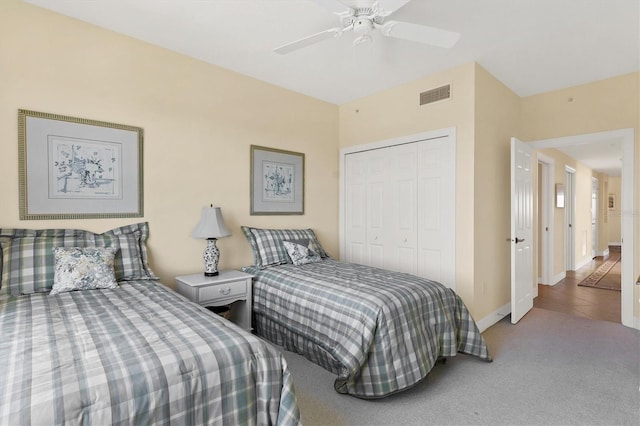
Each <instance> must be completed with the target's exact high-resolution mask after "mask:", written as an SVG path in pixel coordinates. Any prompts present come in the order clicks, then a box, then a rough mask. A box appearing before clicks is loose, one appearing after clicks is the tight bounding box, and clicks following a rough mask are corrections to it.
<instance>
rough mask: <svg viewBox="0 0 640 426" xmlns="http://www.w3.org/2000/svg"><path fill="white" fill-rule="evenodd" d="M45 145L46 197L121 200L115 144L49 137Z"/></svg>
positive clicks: (118, 159) (118, 164)
mask: <svg viewBox="0 0 640 426" xmlns="http://www.w3.org/2000/svg"><path fill="white" fill-rule="evenodd" d="M49 145H50V146H49V153H50V155H51V158H50V164H49V192H50V193H49V196H50V197H52V198H77V197H82V198H119V197H120V196H121V188H120V181H121V179H120V175H121V173H120V149H119V148H120V147H119V144H117V143H112V142H102V141H87V140H82V139H72V138H59V137H50V141H49Z"/></svg>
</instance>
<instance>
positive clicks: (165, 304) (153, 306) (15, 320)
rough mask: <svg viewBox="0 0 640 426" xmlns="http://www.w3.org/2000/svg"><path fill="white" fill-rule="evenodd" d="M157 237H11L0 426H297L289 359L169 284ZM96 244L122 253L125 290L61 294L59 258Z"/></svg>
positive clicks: (53, 233)
mask: <svg viewBox="0 0 640 426" xmlns="http://www.w3.org/2000/svg"><path fill="white" fill-rule="evenodd" d="M146 236H147V225H146V223H143V224H137V225H131V226H128V227H122V228H117V229H115V230H111V231H108V232H107V233H104V234H93V233H90V232H86V231H81V230H41V231H34V230H15V229H0V246H1V247H2V255H3V262H2V275H1V276H2V284H1V287H0V365H1V367H0V424H1V425H29V424H34V425H53V424H91V425H108V424H130V425H138V424H177V425H188V424H194V425H201V424H213V425H218V424H224V425H239V424H243V425H244V424H249V425H250V424H260V425H270V424H279V425H295V424H297V423H298V422H299V418H300V413H299V410H298V406H297V403H296V398H295V393H294V390H293V383H292V379H291V375H290V374H289V371H288V369H287V365H286V362H285V360H284V358H283V357H282V355H281V354H280V352H279V351H277V350H276V349H274V348H273V347H272V345H270V344H269V343H267V342H265V341H264V340H262V339H260V338H258V337H256V336H254V335H252V334H250V333H247V332H245V331H244V330H242V329H240V328H239V327H237V326H235V325H234V324H232V323H230V322H228V321H226V320H224V319H222V318H220V317H218V316H217V315H215V314H213V313H211V312H209V311H208V310H206V309H204V308H202V307H200V306H198V305H195V304H193V303H191V302H189V301H188V300H187V299H185V298H183V297H182V296H180V295H179V294H178V293H176V292H174V291H171V290H170V289H168V288H166V287H165V286H163V285H161V284H160V283H159V282H158V281H157V279H156V277H155V275H154V274H153V272H152V271H151V269H149V267H148V264H147V259H146V247H145V241H146ZM89 245H90V246H100V247H118V255H116V256H115V260H114V263H115V264H114V265H113V269H114V271H115V277H117V287H115V288H108V287H111V286H110V285H105V286H102V285H98V286H97V288H92V289H90V290H89V288H90V287H92V286H91V285H90V282H89V281H90V280H86V279H85V280H84V281H81V282H80V284H79V288H78V289H77V290H78V291H63V292H60V293H58V294H55V295H51V294H50V292H53V291H52V288H53V287H54V285H55V283H57V281H55V283H54V280H55V278H56V277H55V274H56V272H59V271H56V270H55V269H56V267H57V268H60V267H61V265H62V262H63V261H64V259H59V258H54V256H53V248H54V247H86V246H89ZM76 259H78V258H77V257H76ZM85 260H86V259H85ZM107 263H108V262H107ZM83 267H84V264H83V263H80V264H77V267H76V268H75V269H76V270H77V269H82V268H83ZM94 281H95V280H94Z"/></svg>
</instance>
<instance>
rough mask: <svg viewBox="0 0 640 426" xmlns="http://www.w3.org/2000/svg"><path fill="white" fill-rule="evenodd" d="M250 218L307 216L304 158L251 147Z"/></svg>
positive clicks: (287, 152) (294, 154)
mask: <svg viewBox="0 0 640 426" xmlns="http://www.w3.org/2000/svg"><path fill="white" fill-rule="evenodd" d="M251 214H252V215H261V214H274V215H275V214H304V154H303V153H301V152H293V151H285V150H282V149H276V148H267V147H264V146H257V145H251Z"/></svg>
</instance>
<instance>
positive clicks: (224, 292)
mask: <svg viewBox="0 0 640 426" xmlns="http://www.w3.org/2000/svg"><path fill="white" fill-rule="evenodd" d="M252 278H253V275H250V274H245V273H244V272H240V271H235V270H227V271H220V274H219V275H217V276H215V277H205V276H204V274H202V273H201V274H193V275H181V276H179V277H176V285H177V290H178V293H180V294H182V295H183V296H185V297H187V298H188V299H189V300H191V301H192V302H195V303H197V304H199V305H202V306H224V305H231V304H232V303H233V305H231V321H233V322H235V323H236V324H238V325H239V326H240V327H242V328H243V329H245V330H247V331H251V330H252V327H251V301H252V298H251V291H252V288H253V286H252V283H251V280H252ZM234 302H236V303H234Z"/></svg>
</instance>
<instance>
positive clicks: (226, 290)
mask: <svg viewBox="0 0 640 426" xmlns="http://www.w3.org/2000/svg"><path fill="white" fill-rule="evenodd" d="M246 295H247V282H246V280H245V281H236V282H229V283H224V284H220V285H214V286H208V287H203V288H200V295H199V297H198V301H199V302H200V303H206V302H208V301H210V300H217V299H226V298H229V297H234V296H244V297H246Z"/></svg>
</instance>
